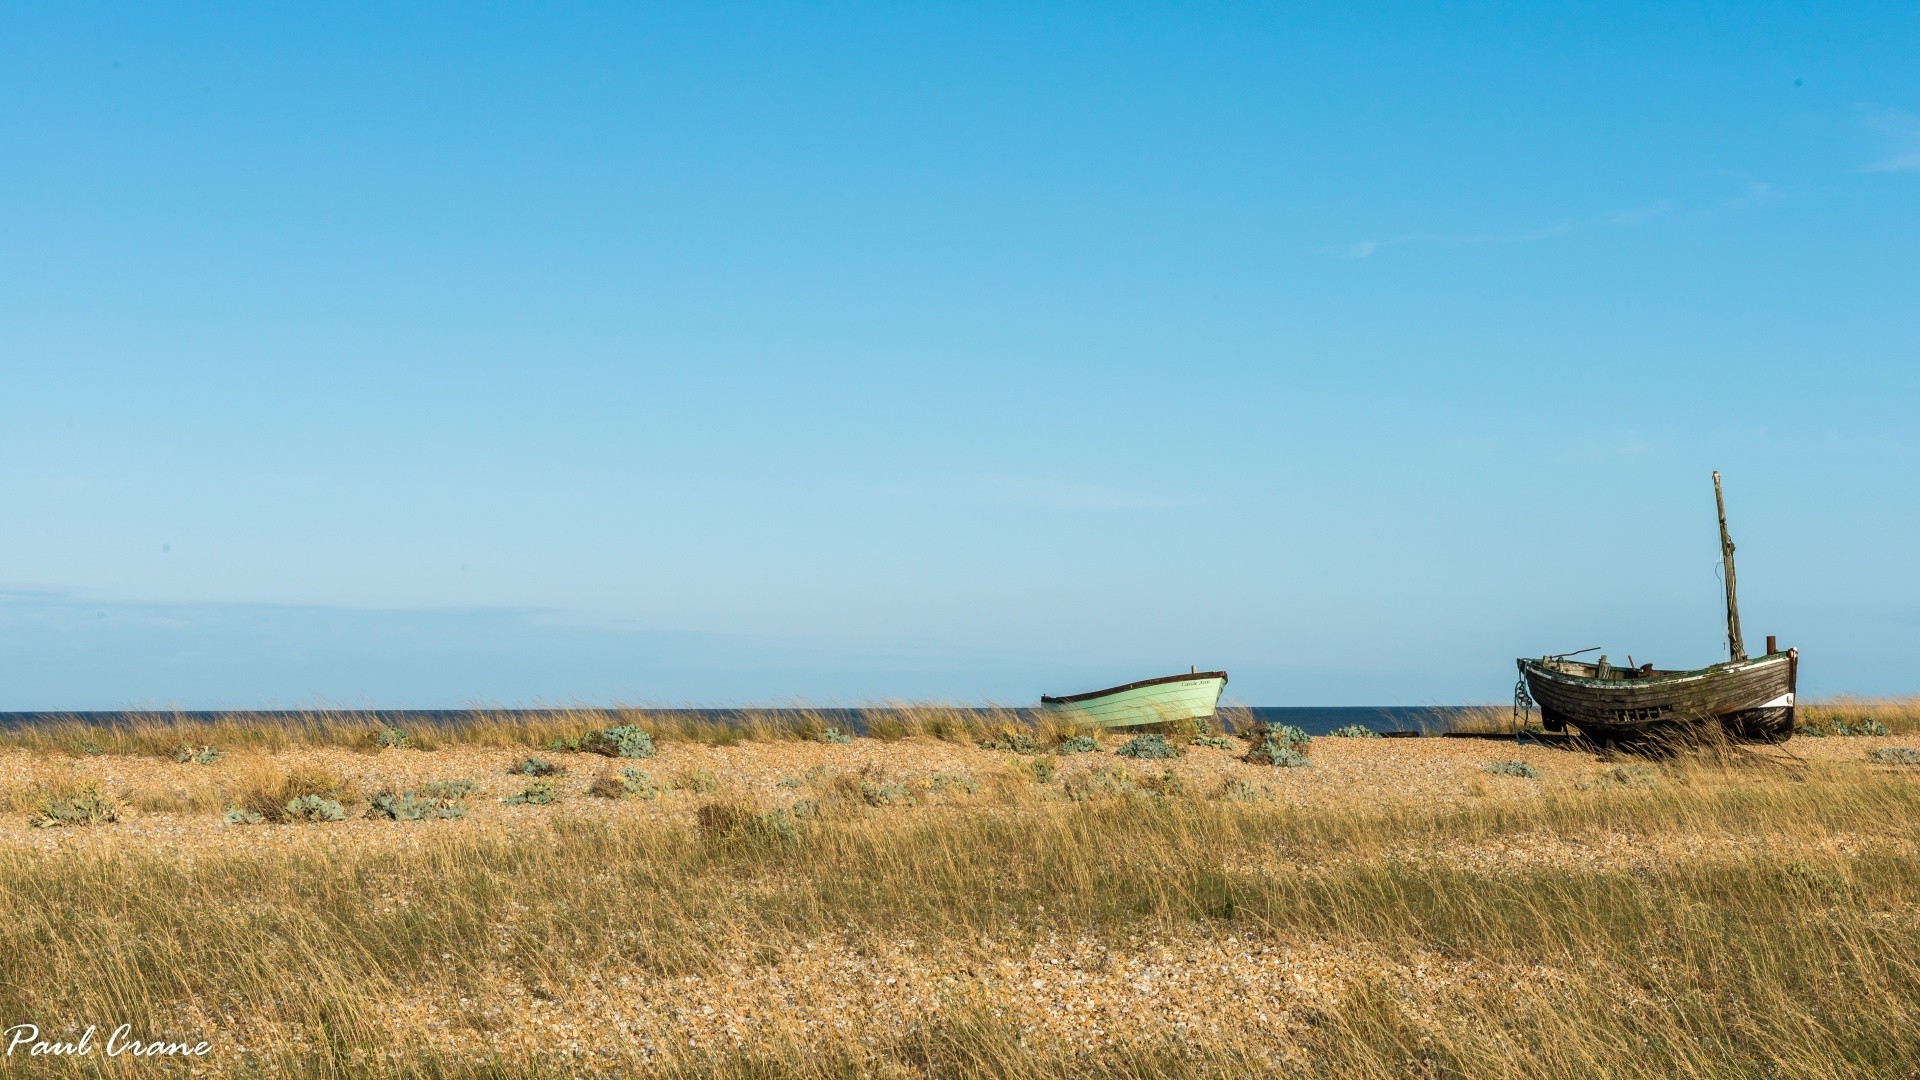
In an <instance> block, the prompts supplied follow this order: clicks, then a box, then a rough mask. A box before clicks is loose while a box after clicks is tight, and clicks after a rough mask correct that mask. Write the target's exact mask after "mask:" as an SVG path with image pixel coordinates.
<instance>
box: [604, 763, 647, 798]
mask: <svg viewBox="0 0 1920 1080" xmlns="http://www.w3.org/2000/svg"><path fill="white" fill-rule="evenodd" d="M587 794H589V795H595V796H598V797H600V798H602V799H657V798H659V797H660V785H659V784H657V783H655V782H654V780H653V777H651V776H649V775H647V774H646V773H643V772H641V771H640V770H639V769H636V768H634V767H633V766H631V765H629V766H627V767H625V768H623V769H621V770H620V771H619V772H617V773H606V774H604V775H602V776H600V777H599V778H597V779H595V780H594V782H593V785H592V786H591V787H589V788H587Z"/></svg>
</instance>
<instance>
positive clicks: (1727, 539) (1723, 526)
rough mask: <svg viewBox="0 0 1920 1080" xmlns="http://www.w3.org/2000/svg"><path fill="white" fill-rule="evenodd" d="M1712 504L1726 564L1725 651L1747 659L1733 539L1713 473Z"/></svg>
mask: <svg viewBox="0 0 1920 1080" xmlns="http://www.w3.org/2000/svg"><path fill="white" fill-rule="evenodd" d="M1713 503H1714V506H1715V507H1716V508H1717V509H1718V510H1719V511H1720V558H1721V559H1723V560H1724V561H1725V562H1726V564H1727V651H1728V652H1729V653H1730V654H1732V656H1733V659H1735V660H1745V659H1746V658H1747V645H1746V642H1744V641H1741V640H1740V600H1739V596H1738V593H1737V592H1736V591H1735V588H1734V583H1733V537H1731V536H1728V535H1727V499H1726V496H1725V495H1722V494H1721V493H1720V472H1719V470H1718V469H1716V470H1714V473H1713Z"/></svg>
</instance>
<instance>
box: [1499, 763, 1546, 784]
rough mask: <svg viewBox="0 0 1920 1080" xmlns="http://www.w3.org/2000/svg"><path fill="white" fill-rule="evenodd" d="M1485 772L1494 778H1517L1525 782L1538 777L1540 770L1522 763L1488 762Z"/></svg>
mask: <svg viewBox="0 0 1920 1080" xmlns="http://www.w3.org/2000/svg"><path fill="white" fill-rule="evenodd" d="M1487 771H1488V772H1490V773H1492V774H1493V775H1495V776H1517V777H1520V778H1522V779H1525V780H1535V779H1538V778H1539V776H1540V770H1538V769H1536V768H1534V767H1533V766H1531V765H1529V764H1527V763H1526V762H1524V761H1490V762H1488V763H1487Z"/></svg>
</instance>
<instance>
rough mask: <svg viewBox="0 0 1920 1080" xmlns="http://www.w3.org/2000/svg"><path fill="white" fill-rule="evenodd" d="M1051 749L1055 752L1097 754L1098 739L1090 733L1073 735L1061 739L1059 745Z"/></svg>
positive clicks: (1098, 747)
mask: <svg viewBox="0 0 1920 1080" xmlns="http://www.w3.org/2000/svg"><path fill="white" fill-rule="evenodd" d="M1053 749H1054V752H1055V753H1057V754H1097V753H1099V752H1100V740H1099V739H1096V738H1094V737H1093V736H1091V735H1075V736H1073V737H1072V738H1067V739H1061V740H1060V745H1059V746H1056V747H1054V748H1053Z"/></svg>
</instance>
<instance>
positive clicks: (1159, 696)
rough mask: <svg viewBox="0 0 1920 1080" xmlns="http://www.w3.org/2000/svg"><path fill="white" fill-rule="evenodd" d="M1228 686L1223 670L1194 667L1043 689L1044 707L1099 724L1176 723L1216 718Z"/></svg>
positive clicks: (1075, 720) (1042, 703)
mask: <svg viewBox="0 0 1920 1080" xmlns="http://www.w3.org/2000/svg"><path fill="white" fill-rule="evenodd" d="M1226 686H1227V673H1226V672H1224V671H1199V670H1191V671H1189V672H1188V673H1187V674H1185V675H1167V676H1163V677H1161V678H1158V679H1142V680H1141V681H1139V682H1131V683H1128V684H1126V685H1125V686H1113V687H1108V688H1107V689H1105V690H1094V691H1090V692H1088V693H1085V694H1073V695H1071V696H1069V697H1049V696H1047V695H1045V694H1042V695H1041V696H1040V707H1041V708H1043V709H1045V710H1047V711H1048V712H1051V713H1054V714H1056V715H1057V716H1059V717H1061V718H1062V719H1071V720H1073V721H1074V722H1076V723H1082V724H1093V725H1096V726H1098V727H1112V728H1118V727H1136V726H1139V725H1142V724H1172V723H1179V722H1181V721H1186V720H1206V719H1209V718H1211V717H1212V716H1213V714H1214V711H1215V710H1216V709H1218V708H1219V706H1220V692H1221V691H1222V690H1224V689H1226Z"/></svg>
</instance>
